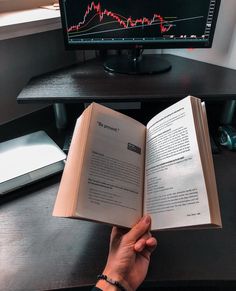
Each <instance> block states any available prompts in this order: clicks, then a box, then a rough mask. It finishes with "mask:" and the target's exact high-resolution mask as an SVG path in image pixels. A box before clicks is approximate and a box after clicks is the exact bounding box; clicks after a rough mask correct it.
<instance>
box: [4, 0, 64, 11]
mask: <svg viewBox="0 0 236 291" xmlns="http://www.w3.org/2000/svg"><path fill="white" fill-rule="evenodd" d="M54 2H58V1H54V0H31V1H29V0H0V13H1V12H8V11H15V10H24V9H32V8H36V7H39V6H42V5H51V4H53V3H54Z"/></svg>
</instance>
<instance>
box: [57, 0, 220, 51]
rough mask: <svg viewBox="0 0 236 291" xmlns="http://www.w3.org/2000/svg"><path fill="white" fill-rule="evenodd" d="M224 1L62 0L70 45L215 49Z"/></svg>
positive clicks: (67, 43)
mask: <svg viewBox="0 0 236 291" xmlns="http://www.w3.org/2000/svg"><path fill="white" fill-rule="evenodd" d="M219 5H220V0H148V1H147V0H146V1H144V0H125V1H124V0H94V1H92V0H60V10H61V19H62V28H63V34H64V39H65V44H66V47H67V48H68V49H141V50H142V49H158V48H188V47H189V48H209V47H211V46H212V41H213V36H214V31H215V26H216V20H217V16H218V11H219Z"/></svg>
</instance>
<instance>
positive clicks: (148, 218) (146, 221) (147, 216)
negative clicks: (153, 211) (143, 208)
mask: <svg viewBox="0 0 236 291" xmlns="http://www.w3.org/2000/svg"><path fill="white" fill-rule="evenodd" d="M144 222H145V223H146V224H150V222H151V218H150V216H149V215H145V216H144Z"/></svg>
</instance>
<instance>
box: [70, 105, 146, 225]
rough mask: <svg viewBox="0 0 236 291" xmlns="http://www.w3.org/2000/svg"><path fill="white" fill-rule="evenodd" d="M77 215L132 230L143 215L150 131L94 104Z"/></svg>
mask: <svg viewBox="0 0 236 291" xmlns="http://www.w3.org/2000/svg"><path fill="white" fill-rule="evenodd" d="M91 106H93V108H92V114H91V120H90V127H89V133H88V139H87V145H86V153H85V156H84V161H83V171H82V176H81V182H80V188H79V195H78V203H77V212H76V215H78V216H80V217H81V216H82V217H86V218H87V219H91V220H97V221H103V222H106V223H110V224H115V225H121V226H127V227H130V226H132V225H133V224H134V223H135V222H136V221H137V219H138V218H140V216H141V213H142V200H143V180H144V179H143V176H144V175H143V171H144V170H143V168H144V149H145V134H146V128H145V126H144V125H142V124H141V123H139V122H137V121H135V120H134V119H131V118H130V117H128V116H125V115H123V114H121V113H118V112H116V111H114V110H111V109H108V108H106V107H104V106H101V105H98V104H95V103H93V104H92V105H91Z"/></svg>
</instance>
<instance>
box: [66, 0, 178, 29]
mask: <svg viewBox="0 0 236 291" xmlns="http://www.w3.org/2000/svg"><path fill="white" fill-rule="evenodd" d="M91 12H95V13H96V14H97V15H98V16H99V21H100V22H102V20H103V18H104V16H108V17H110V18H112V19H113V20H115V21H116V22H117V23H119V25H120V26H121V27H123V28H129V27H135V26H138V25H152V24H153V23H154V22H156V21H158V22H159V25H160V30H161V33H164V32H167V31H169V30H170V28H171V27H172V26H173V25H172V24H169V25H168V26H165V25H164V24H163V23H164V22H165V20H164V19H163V17H162V16H161V15H159V14H156V13H155V14H153V17H152V18H151V19H149V18H147V17H143V18H138V19H132V17H128V18H126V17H124V16H121V15H119V14H116V13H114V12H112V11H109V10H107V9H104V10H102V7H101V4H100V3H99V2H98V3H97V4H95V3H94V2H91V4H90V5H88V7H87V10H86V12H85V14H84V17H83V21H81V22H79V23H78V24H77V25H72V26H71V27H69V28H68V30H67V31H68V33H69V32H74V31H77V32H78V31H79V30H81V29H83V27H84V26H86V25H85V24H86V21H87V17H88V16H89V14H90V13H91Z"/></svg>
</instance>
